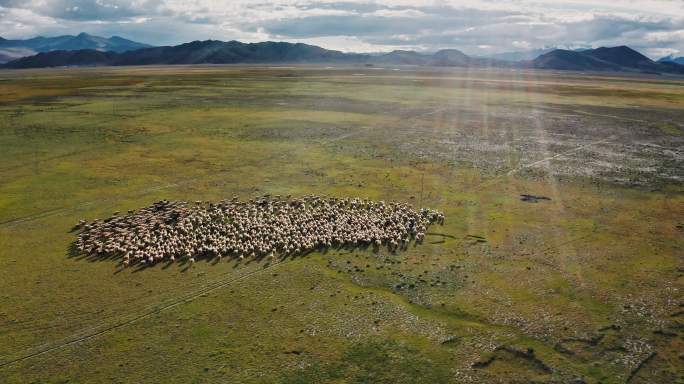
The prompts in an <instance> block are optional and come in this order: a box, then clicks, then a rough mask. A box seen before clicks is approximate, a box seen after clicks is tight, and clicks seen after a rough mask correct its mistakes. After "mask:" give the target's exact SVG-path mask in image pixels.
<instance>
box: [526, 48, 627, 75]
mask: <svg viewBox="0 0 684 384" xmlns="http://www.w3.org/2000/svg"><path fill="white" fill-rule="evenodd" d="M532 66H533V67H534V68H539V69H558V70H567V71H587V70H590V71H606V70H614V71H617V70H619V69H620V66H619V65H616V64H613V63H609V62H606V61H603V60H600V59H597V58H595V57H592V56H590V55H587V54H585V53H582V52H576V51H569V50H567V49H555V50H553V51H551V52H548V53H545V54H543V55H541V56H539V57H537V58H536V59H534V60H533V61H532Z"/></svg>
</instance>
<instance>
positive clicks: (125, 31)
mask: <svg viewBox="0 0 684 384" xmlns="http://www.w3.org/2000/svg"><path fill="white" fill-rule="evenodd" d="M79 32H88V33H91V34H97V35H102V36H111V35H119V36H123V37H126V38H130V39H133V40H137V41H141V42H146V43H150V44H155V45H169V44H178V43H183V42H188V41H192V40H204V39H218V40H240V41H248V42H252V41H264V40H279V41H299V42H306V43H311V44H316V45H320V46H323V47H325V48H331V49H339V50H343V51H357V52H374V51H389V50H393V49H414V50H423V51H434V50H437V49H442V48H456V49H460V50H462V51H464V52H466V53H468V54H473V55H484V54H490V53H498V52H508V51H523V50H529V49H533V48H543V47H550V46H554V47H556V46H558V47H568V48H576V47H597V46H615V45H623V44H625V45H629V46H632V47H633V48H636V49H638V50H640V51H642V52H644V53H646V54H648V55H649V56H651V57H654V58H657V57H661V56H664V55H666V54H676V55H682V56H684V0H645V1H634V0H612V1H588V0H587V1H585V0H575V1H572V0H570V1H555V0H554V1H547V0H463V1H449V0H438V1H420V0H414V1H404V0H378V1H365V0H362V1H357V0H349V1H344V0H335V1H325V0H324V1H316V0H314V1H311V0H276V1H261V0H224V1H219V0H130V1H124V0H0V36H3V37H5V38H27V37H33V36H37V35H44V36H53V35H59V34H77V33H79Z"/></svg>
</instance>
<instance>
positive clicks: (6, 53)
mask: <svg viewBox="0 0 684 384" xmlns="http://www.w3.org/2000/svg"><path fill="white" fill-rule="evenodd" d="M149 47H151V46H150V45H147V44H143V43H138V42H135V41H132V40H128V39H124V38H123V37H119V36H112V37H110V38H105V37H99V36H93V35H89V34H87V33H81V34H79V35H77V36H71V35H65V36H57V37H42V36H39V37H34V38H32V39H26V40H8V39H3V38H2V37H0V61H3V60H4V61H7V60H13V59H17V58H19V57H25V56H31V55H35V54H36V53H40V52H51V51H76V50H81V49H93V50H98V51H111V52H125V51H130V50H135V49H141V48H149Z"/></svg>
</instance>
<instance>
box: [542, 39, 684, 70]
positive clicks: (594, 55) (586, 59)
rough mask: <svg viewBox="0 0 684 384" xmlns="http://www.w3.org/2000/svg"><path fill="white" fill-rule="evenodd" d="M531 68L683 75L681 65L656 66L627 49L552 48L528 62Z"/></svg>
mask: <svg viewBox="0 0 684 384" xmlns="http://www.w3.org/2000/svg"><path fill="white" fill-rule="evenodd" d="M530 66H531V67H533V68H539V69H555V70H573V71H622V72H625V71H626V72H646V73H661V72H662V73H675V74H684V66H682V65H679V64H676V63H657V62H655V61H653V60H651V59H649V58H648V57H646V56H644V55H642V54H641V53H639V52H637V51H635V50H633V49H632V48H629V47H627V46H620V47H612V48H606V47H601V48H596V49H587V50H583V51H580V52H578V51H569V50H565V49H556V50H553V51H551V52H548V53H546V54H543V55H541V56H539V57H537V58H536V59H534V60H532V62H531V64H530Z"/></svg>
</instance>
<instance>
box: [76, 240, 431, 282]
mask: <svg viewBox="0 0 684 384" xmlns="http://www.w3.org/2000/svg"><path fill="white" fill-rule="evenodd" d="M72 232H73V231H72ZM422 243H423V241H417V240H412V241H410V242H407V243H402V244H401V245H399V246H396V247H390V246H389V245H385V244H383V245H379V244H375V243H361V244H339V245H331V246H319V247H317V248H312V249H308V250H305V251H303V252H298V253H294V252H290V253H280V254H278V256H274V257H275V259H271V258H269V257H268V256H266V255H258V256H254V257H247V258H240V257H239V256H238V255H237V254H230V255H218V254H216V253H209V252H205V253H201V254H198V255H195V256H194V259H195V261H194V262H191V261H190V259H189V258H180V259H176V260H174V261H172V260H169V259H164V260H162V261H158V262H154V263H147V262H145V263H136V264H134V265H131V266H128V267H125V266H124V264H123V254H121V253H119V252H114V253H105V252H97V253H87V252H82V251H80V250H79V249H78V247H77V246H76V242H75V241H73V242H71V243H70V244H69V246H68V248H67V255H68V257H69V258H71V259H75V260H79V261H88V262H92V263H94V262H116V265H117V267H119V268H118V269H117V271H116V272H115V273H119V272H121V271H122V270H124V269H126V268H128V269H131V270H132V271H133V273H137V272H140V271H143V270H145V269H148V268H154V267H157V266H158V265H162V266H161V268H162V269H168V268H170V267H171V266H172V265H178V266H179V267H181V268H182V269H181V272H186V271H188V270H189V269H190V268H191V267H192V265H193V264H194V263H198V262H206V263H210V264H211V265H217V264H218V263H220V262H221V261H222V260H223V259H226V260H229V261H234V262H235V264H234V265H233V268H234V269H235V268H238V267H240V266H249V265H251V264H252V263H262V262H264V268H266V267H268V266H270V265H271V264H272V260H279V262H283V261H287V260H295V259H298V258H304V257H306V256H308V255H309V254H311V253H320V254H323V255H326V254H328V253H329V252H343V251H346V252H348V253H352V252H355V251H369V250H370V251H371V252H373V253H374V254H378V253H380V251H381V250H382V249H383V248H385V249H387V250H388V251H389V252H390V253H391V254H397V252H403V251H406V250H408V249H409V247H410V246H411V245H413V247H417V246H418V245H420V244H422Z"/></svg>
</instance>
